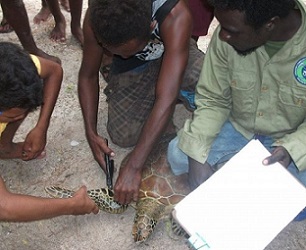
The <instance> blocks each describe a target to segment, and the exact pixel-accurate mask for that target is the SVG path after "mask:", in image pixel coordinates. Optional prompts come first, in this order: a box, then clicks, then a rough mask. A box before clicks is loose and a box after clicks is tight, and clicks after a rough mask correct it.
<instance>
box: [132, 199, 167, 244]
mask: <svg viewBox="0 0 306 250" xmlns="http://www.w3.org/2000/svg"><path fill="white" fill-rule="evenodd" d="M164 211H165V205H164V204H162V203H160V202H158V201H157V200H156V199H152V198H151V197H148V198H143V199H140V200H138V202H137V212H136V215H135V219H134V225H133V229H132V235H133V238H134V241H135V242H136V243H142V242H144V241H146V240H147V239H148V237H149V236H150V235H151V234H152V232H153V231H154V229H155V226H156V224H157V222H158V221H159V220H160V218H161V217H162V216H163V214H164Z"/></svg>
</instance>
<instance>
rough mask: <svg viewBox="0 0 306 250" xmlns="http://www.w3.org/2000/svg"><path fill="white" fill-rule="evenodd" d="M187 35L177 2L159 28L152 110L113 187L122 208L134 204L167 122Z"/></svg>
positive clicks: (180, 4) (184, 60) (187, 22)
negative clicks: (161, 49) (159, 59)
mask: <svg viewBox="0 0 306 250" xmlns="http://www.w3.org/2000/svg"><path fill="white" fill-rule="evenodd" d="M190 34H191V16H190V13H189V11H188V9H187V7H186V5H185V3H183V2H182V1H179V2H178V3H177V5H176V6H175V7H174V8H173V9H172V11H171V12H170V13H169V14H168V16H167V17H166V19H165V20H164V21H163V23H162V24H161V26H160V35H161V38H162V40H163V43H164V48H165V51H164V55H163V60H162V65H161V69H160V73H159V78H158V81H157V83H156V90H155V93H156V99H155V103H154V106H153V109H152V111H151V113H150V114H149V116H148V119H147V121H146V123H145V124H144V126H143V128H142V132H141V134H140V137H139V139H138V142H137V144H136V146H135V148H134V149H133V151H132V152H131V155H130V158H129V160H128V161H127V163H126V164H125V166H123V167H122V168H121V169H120V172H119V176H118V178H117V181H116V184H115V188H114V190H115V199H116V200H117V201H119V202H120V203H122V204H126V203H129V202H131V201H132V200H137V198H138V190H139V184H140V180H141V173H142V168H143V165H144V162H145V160H146V159H147V156H148V154H149V153H150V151H151V149H152V147H153V145H154V144H155V143H156V142H157V140H158V138H159V137H160V136H161V134H162V133H163V132H164V130H165V129H166V126H167V125H168V123H169V121H170V119H171V116H172V114H173V111H174V108H175V103H176V100H177V96H178V92H179V89H180V84H181V83H182V78H183V74H184V70H185V67H186V64H187V60H188V52H189V39H190Z"/></svg>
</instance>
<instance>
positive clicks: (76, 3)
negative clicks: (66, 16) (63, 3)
mask: <svg viewBox="0 0 306 250" xmlns="http://www.w3.org/2000/svg"><path fill="white" fill-rule="evenodd" d="M69 4H70V9H71V33H72V35H73V36H74V37H75V38H76V39H77V40H78V41H79V42H80V43H81V45H83V43H84V36H83V30H82V28H81V15H82V6H83V0H69Z"/></svg>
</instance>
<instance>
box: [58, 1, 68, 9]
mask: <svg viewBox="0 0 306 250" xmlns="http://www.w3.org/2000/svg"><path fill="white" fill-rule="evenodd" d="M59 2H60V4H61V6H62V7H63V8H64V10H66V11H67V12H70V4H69V1H68V0H59Z"/></svg>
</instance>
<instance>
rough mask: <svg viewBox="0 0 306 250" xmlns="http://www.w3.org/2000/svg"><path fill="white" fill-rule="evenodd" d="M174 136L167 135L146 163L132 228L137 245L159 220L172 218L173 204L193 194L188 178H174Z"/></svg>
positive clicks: (147, 235)
mask: <svg viewBox="0 0 306 250" xmlns="http://www.w3.org/2000/svg"><path fill="white" fill-rule="evenodd" d="M174 136H175V134H166V135H164V136H163V137H162V138H161V139H160V141H159V142H158V144H157V145H156V146H155V147H154V148H153V150H152V152H151V153H150V155H149V157H148V159H147V161H146V163H145V167H144V170H143V173H142V181H141V185H140V189H139V199H138V201H137V203H136V215H135V218H134V225H133V229H132V235H133V237H134V241H135V242H137V243H141V242H144V241H145V240H146V239H147V238H148V237H149V236H150V235H151V233H152V232H153V230H154V228H155V226H156V224H157V223H158V221H159V220H160V219H162V218H163V217H165V216H169V215H170V213H171V211H172V209H173V207H174V205H175V204H177V203H178V202H179V201H180V200H182V199H183V198H184V197H185V196H186V195H187V194H188V193H189V192H190V188H189V185H188V180H187V176H186V175H180V176H175V175H174V174H173V173H172V171H171V169H170V167H169V164H168V161H167V148H168V144H169V142H170V140H171V139H172V138H173V137H174ZM127 159H128V156H127V157H126V158H125V159H124V160H123V163H124V161H125V160H127Z"/></svg>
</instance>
